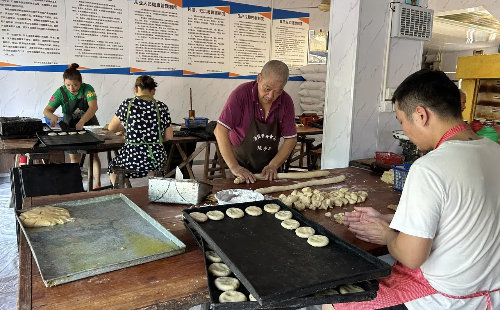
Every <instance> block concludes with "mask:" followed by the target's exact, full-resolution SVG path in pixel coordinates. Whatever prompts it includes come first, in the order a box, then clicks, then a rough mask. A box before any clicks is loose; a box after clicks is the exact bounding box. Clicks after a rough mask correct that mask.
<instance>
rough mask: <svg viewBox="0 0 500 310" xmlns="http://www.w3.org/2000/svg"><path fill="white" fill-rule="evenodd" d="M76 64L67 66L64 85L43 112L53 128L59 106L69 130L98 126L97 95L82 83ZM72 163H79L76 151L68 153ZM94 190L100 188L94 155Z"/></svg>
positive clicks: (97, 162) (96, 158)
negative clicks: (96, 113)
mask: <svg viewBox="0 0 500 310" xmlns="http://www.w3.org/2000/svg"><path fill="white" fill-rule="evenodd" d="M78 67H79V66H78V64H71V65H69V67H68V69H66V70H65V71H64V73H63V79H64V85H63V86H61V87H60V88H59V89H58V90H56V91H55V93H54V94H53V95H52V97H51V98H50V100H49V104H48V105H47V106H46V107H45V109H44V110H43V115H45V117H47V118H48V119H50V125H51V126H52V127H53V126H55V125H56V124H57V122H58V121H59V117H57V116H56V115H54V112H55V111H56V109H57V108H58V107H59V106H61V108H62V112H63V115H64V118H63V121H64V123H65V124H66V125H67V126H69V127H70V128H76V129H77V130H82V129H83V126H88V125H99V122H98V121H97V118H96V116H95V112H96V111H97V95H96V93H95V90H94V88H93V87H92V86H90V85H89V84H84V83H82V75H81V73H80V71H78V70H77V69H78ZM68 153H69V156H70V158H71V162H72V163H79V162H80V159H81V155H80V154H78V152H77V151H68ZM93 169H94V184H95V186H94V188H97V187H100V186H101V162H100V160H99V156H98V155H97V154H94V167H93Z"/></svg>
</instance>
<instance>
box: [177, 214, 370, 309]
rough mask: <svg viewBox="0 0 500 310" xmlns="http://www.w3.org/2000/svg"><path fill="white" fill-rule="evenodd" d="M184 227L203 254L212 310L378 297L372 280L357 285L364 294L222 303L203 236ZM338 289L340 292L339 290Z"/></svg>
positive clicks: (286, 306) (292, 306)
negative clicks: (210, 270) (267, 301)
mask: <svg viewBox="0 0 500 310" xmlns="http://www.w3.org/2000/svg"><path fill="white" fill-rule="evenodd" d="M184 226H185V227H186V229H187V231H188V232H189V233H190V234H191V236H192V237H193V239H194V241H195V242H196V244H197V245H198V247H199V248H200V250H201V251H202V253H203V259H204V261H205V271H206V273H207V282H208V292H209V295H210V308H211V309H218V310H233V309H234V310H240V309H241V310H253V309H297V308H302V307H307V306H313V305H322V304H336V303H346V302H358V301H367V300H372V299H374V298H375V297H377V291H378V287H379V283H378V281H377V280H371V281H364V282H360V283H356V285H358V286H360V287H362V288H363V289H364V290H365V291H364V292H359V293H352V294H345V295H340V294H339V295H327V296H315V295H314V294H313V295H308V296H305V297H299V298H294V299H291V300H287V301H284V302H280V303H275V304H272V305H270V306H262V305H260V304H259V303H258V302H256V301H246V302H234V303H220V302H219V296H220V294H222V291H220V290H219V289H218V288H217V287H216V286H215V279H216V278H217V277H216V276H214V275H212V274H211V273H210V272H208V266H210V264H211V263H210V262H208V261H207V259H206V257H205V252H206V251H207V250H208V249H207V248H206V243H205V242H204V241H203V239H202V238H201V236H200V235H199V234H198V233H197V232H196V231H194V230H192V229H191V227H189V223H188V222H187V221H186V220H184ZM230 276H234V275H230ZM240 282H241V281H240ZM336 289H337V291H338V288H336ZM237 291H238V292H241V293H243V294H245V295H246V296H247V298H249V297H248V296H249V294H250V293H249V292H248V289H247V288H246V287H245V286H244V285H240V287H239V288H238V290H237Z"/></svg>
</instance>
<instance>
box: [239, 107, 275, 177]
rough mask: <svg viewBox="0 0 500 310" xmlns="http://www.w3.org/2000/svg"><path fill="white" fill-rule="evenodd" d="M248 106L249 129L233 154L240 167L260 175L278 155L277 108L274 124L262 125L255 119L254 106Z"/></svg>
mask: <svg viewBox="0 0 500 310" xmlns="http://www.w3.org/2000/svg"><path fill="white" fill-rule="evenodd" d="M250 106H251V114H250V115H252V121H251V122H250V127H249V128H248V131H247V134H246V135H245V138H244V139H243V141H242V142H241V144H240V145H238V146H234V147H233V152H234V156H235V157H236V160H237V161H238V163H239V164H240V166H242V167H244V168H246V169H248V170H249V171H250V172H252V173H261V172H262V169H264V167H265V166H267V165H269V163H270V162H271V160H272V159H273V158H274V157H275V156H276V154H278V147H279V144H280V137H281V132H280V123H279V119H280V117H279V107H278V108H277V109H276V114H275V116H274V122H273V123H272V124H263V123H261V122H259V121H258V120H257V119H255V110H254V107H255V106H254V105H253V104H251V105H250ZM268 117H269V115H268Z"/></svg>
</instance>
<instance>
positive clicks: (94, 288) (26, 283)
mask: <svg viewBox="0 0 500 310" xmlns="http://www.w3.org/2000/svg"><path fill="white" fill-rule="evenodd" d="M339 174H345V175H346V177H347V179H346V181H345V182H343V183H339V184H333V185H326V186H320V187H315V188H324V189H328V190H332V188H333V187H338V186H343V187H348V188H350V189H351V190H366V191H368V193H369V196H368V199H367V201H366V202H364V203H362V204H359V205H358V206H371V207H373V208H375V209H377V210H379V211H381V212H382V213H392V211H390V210H388V209H387V208H386V207H387V205H389V204H397V203H398V201H399V197H400V195H399V193H398V192H396V191H394V190H393V189H392V187H390V186H389V185H387V184H385V183H383V182H382V181H380V179H379V178H380V176H378V175H375V174H372V173H371V172H369V171H366V170H362V169H357V168H345V169H336V170H332V174H331V176H335V175H339ZM296 182H298V181H297V180H295V181H289V180H279V181H274V182H272V184H273V185H287V184H292V183H296ZM212 183H213V185H214V191H219V190H222V189H227V188H248V189H256V188H258V187H266V186H270V185H271V182H268V181H257V183H255V184H240V185H235V184H234V183H233V180H231V179H225V180H224V179H223V180H216V181H212ZM118 192H121V193H123V194H125V195H126V196H127V197H128V198H130V199H131V200H132V201H133V202H134V203H136V204H137V205H138V206H139V207H141V208H142V209H143V210H144V211H146V212H147V213H148V214H149V215H151V216H152V217H153V218H155V219H156V220H157V221H158V222H159V223H160V224H162V225H163V226H165V227H166V228H167V229H169V230H170V232H172V233H173V234H174V235H175V236H176V237H177V238H179V239H180V240H181V241H182V242H184V243H185V244H186V252H185V253H184V254H181V255H177V256H174V257H169V258H165V259H161V260H157V261H154V262H150V263H146V264H142V265H138V266H134V267H130V268H126V269H123V270H118V271H113V272H109V273H105V274H101V275H97V276H93V277H90V278H86V279H82V280H78V281H75V282H71V283H67V284H62V285H59V286H55V287H51V288H46V287H45V285H44V284H43V281H42V279H41V277H40V274H39V272H38V268H37V265H36V263H35V261H34V259H33V258H32V256H31V252H30V248H29V246H28V244H27V242H26V239H25V238H24V235H23V236H21V245H20V251H19V259H20V263H19V275H20V276H19V294H18V309H22V310H24V309H28V310H32V309H37V310H39V309H72V310H79V309H82V310H83V309H85V310H92V309H98V310H102V309H107V310H108V309H169V310H176V309H188V308H190V307H192V306H195V305H198V304H201V303H206V302H208V301H209V296H208V290H207V282H206V275H205V266H204V262H203V257H202V254H201V252H200V251H199V250H198V248H197V247H196V245H195V243H194V241H193V240H192V238H191V236H190V235H189V233H188V232H187V231H186V230H185V228H184V226H183V224H182V221H181V217H180V216H178V215H180V214H181V212H182V210H183V209H185V208H187V206H186V205H173V204H159V203H150V202H149V201H148V197H147V187H140V188H132V189H123V190H115V191H107V192H90V193H78V194H71V195H64V196H45V197H36V198H31V199H30V198H27V199H25V207H31V206H41V205H47V204H52V203H57V202H62V201H71V200H77V199H85V198H90V197H98V196H102V195H107V194H108V195H109V194H112V193H113V194H114V193H118ZM279 194H280V193H274V194H272V195H273V196H275V197H277V196H278V195H279ZM352 210H353V207H352V206H350V207H349V211H352ZM329 211H330V212H332V213H340V212H344V210H342V209H340V208H334V209H330V210H329ZM325 212H326V211H325V210H321V211H311V210H306V211H304V212H303V213H304V215H305V216H307V217H308V218H311V219H313V220H315V221H316V222H318V223H320V224H322V225H323V226H324V227H326V228H327V229H329V230H330V231H332V232H334V233H335V234H337V235H338V236H339V237H341V238H343V239H345V240H347V241H348V242H351V243H353V244H355V245H356V246H358V247H360V248H362V249H364V250H366V251H369V252H371V253H372V254H374V255H382V254H385V253H387V249H386V247H385V246H380V245H376V244H371V243H366V242H363V241H360V240H357V239H356V238H355V237H354V235H353V234H352V233H350V232H349V231H348V230H347V229H346V228H345V227H344V226H343V225H339V224H337V223H335V222H334V221H333V219H332V218H327V217H325V216H324V214H325ZM103 250H105V249H103Z"/></svg>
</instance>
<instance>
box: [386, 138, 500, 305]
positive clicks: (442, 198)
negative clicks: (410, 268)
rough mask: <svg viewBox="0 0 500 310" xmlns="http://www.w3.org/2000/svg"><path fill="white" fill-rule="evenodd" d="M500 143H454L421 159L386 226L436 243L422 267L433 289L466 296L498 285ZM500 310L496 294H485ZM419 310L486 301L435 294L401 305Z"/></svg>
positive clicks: (413, 168) (412, 170)
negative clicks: (388, 225)
mask: <svg viewBox="0 0 500 310" xmlns="http://www.w3.org/2000/svg"><path fill="white" fill-rule="evenodd" d="M499 160H500V146H499V145H498V144H495V143H493V142H492V141H491V140H489V139H486V138H484V139H480V140H473V141H456V140H451V141H447V142H445V143H443V144H442V145H441V146H440V147H439V148H437V149H436V150H433V151H432V152H430V153H428V154H427V155H425V156H424V157H422V158H420V159H418V160H417V161H416V162H415V163H414V164H413V165H412V167H411V169H410V172H409V173H408V177H407V179H406V183H405V187H404V190H403V194H402V195H401V200H400V202H399V206H398V210H397V212H396V214H395V215H394V219H393V220H392V222H391V225H390V227H391V228H393V229H395V230H399V231H401V232H404V233H405V234H408V235H412V236H417V237H421V238H431V239H433V243H432V248H431V253H430V255H429V258H428V259H427V260H426V261H425V263H424V264H423V265H422V266H421V267H420V268H421V270H422V272H423V274H424V276H425V278H426V279H427V280H428V281H429V283H430V284H431V286H432V287H434V288H435V289H436V290H437V291H439V292H442V293H445V294H449V295H453V296H466V295H470V294H472V293H475V292H478V291H490V290H493V289H497V288H500V164H499V162H498V161H499ZM490 296H491V301H492V305H493V309H500V292H495V293H492V294H490ZM406 307H407V308H408V309H410V310H412V309H416V310H421V309H439V310H443V309H474V310H475V309H481V310H484V309H486V297H479V298H473V299H463V300H459V299H451V298H447V297H444V296H442V295H439V294H435V295H431V296H427V297H424V298H420V299H417V300H414V301H411V302H408V303H406Z"/></svg>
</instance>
